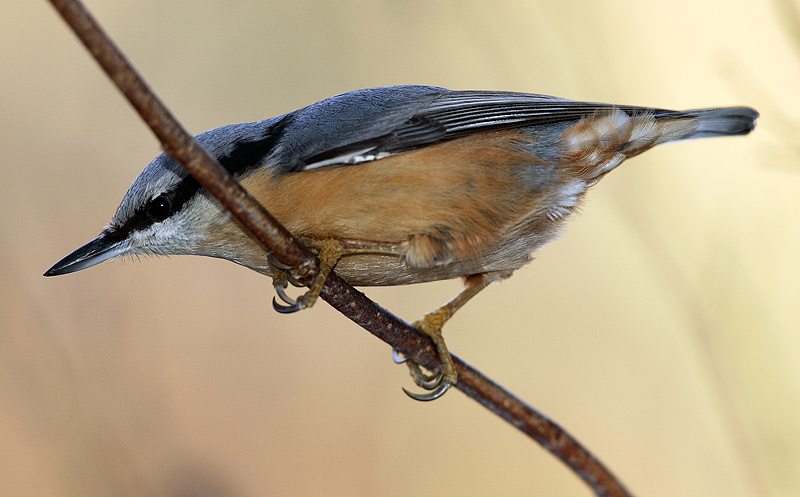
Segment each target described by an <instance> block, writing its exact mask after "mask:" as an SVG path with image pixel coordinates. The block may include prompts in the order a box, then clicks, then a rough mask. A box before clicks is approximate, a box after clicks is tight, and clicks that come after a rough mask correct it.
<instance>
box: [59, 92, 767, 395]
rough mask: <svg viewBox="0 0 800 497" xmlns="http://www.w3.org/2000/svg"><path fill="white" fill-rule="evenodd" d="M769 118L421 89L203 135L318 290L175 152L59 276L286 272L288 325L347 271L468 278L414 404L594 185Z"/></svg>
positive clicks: (395, 280) (428, 324)
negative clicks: (296, 251)
mask: <svg viewBox="0 0 800 497" xmlns="http://www.w3.org/2000/svg"><path fill="white" fill-rule="evenodd" d="M757 118H758V113H757V112H756V111H755V110H754V109H751V108H748V107H726V108H708V109H699V110H688V111H673V110H665V109H659V108H651V107H638V106H629V105H613V104H604V103H593V102H581V101H574V100H568V99H564V98H559V97H553V96H547V95H538V94H529V93H518V92H508V91H486V90H469V91H463V90H461V91H459V90H449V89H445V88H440V87H433V86H421V85H400V86H386V87H379V88H368V89H363V90H356V91H351V92H347V93H342V94H340V95H336V96H332V97H330V98H327V99H324V100H321V101H319V102H317V103H314V104H311V105H308V106H306V107H303V108H301V109H298V110H295V111H292V112H289V113H286V114H283V115H281V116H278V117H274V118H270V119H266V120H263V121H257V122H248V123H240V124H231V125H227V126H222V127H220V128H216V129H213V130H210V131H206V132H204V133H200V134H198V135H196V136H195V138H196V140H197V141H198V142H199V143H200V145H202V146H203V147H204V148H205V149H206V150H208V152H210V154H211V155H212V156H213V157H215V158H216V159H217V160H218V161H219V163H220V164H222V166H224V167H225V169H227V170H228V171H229V172H230V173H231V174H232V175H233V176H234V177H235V178H236V179H237V180H238V181H239V182H240V183H241V184H242V186H243V187H244V188H245V189H246V190H247V191H248V192H249V193H250V194H251V195H252V196H253V197H254V198H255V199H256V200H258V201H259V202H260V203H261V204H262V205H263V206H264V207H265V208H266V209H267V210H268V211H269V212H270V213H271V214H272V215H273V216H274V217H275V218H276V219H277V220H278V221H279V222H280V223H282V224H283V225H284V226H285V227H286V228H287V229H288V230H289V231H290V232H291V233H292V234H293V235H295V236H296V237H297V239H298V240H300V241H301V242H302V243H303V244H305V245H306V246H307V247H308V248H309V249H310V250H311V251H312V252H313V253H314V254H316V255H317V256H318V258H319V259H320V269H319V271H318V273H317V276H315V278H314V281H313V282H312V283H311V284H310V289H309V290H308V292H307V293H306V294H304V295H301V296H300V297H299V298H296V299H295V298H292V297H290V296H289V295H288V294H287V293H286V291H285V289H286V288H287V287H288V283H293V284H297V281H296V279H297V278H296V277H295V276H294V274H293V269H294V268H292V267H290V266H288V265H286V264H283V263H282V262H281V261H280V260H279V259H278V258H277V257H276V256H275V255H274V254H270V253H268V252H266V251H265V249H264V248H263V247H262V246H261V245H260V244H259V243H258V242H257V241H256V240H255V239H254V238H253V237H252V236H251V235H250V234H249V233H248V232H247V231H246V230H245V229H244V228H243V227H242V226H241V225H240V224H239V223H238V222H237V221H236V219H235V218H234V217H233V216H232V215H231V214H230V213H229V212H228V211H226V210H225V209H224V208H223V207H222V206H221V204H220V203H219V202H218V201H217V200H216V199H214V198H213V197H212V196H211V195H210V194H209V193H208V192H206V191H205V190H204V189H203V188H202V187H201V186H200V185H199V183H198V182H197V181H196V180H195V179H194V178H192V177H191V176H190V175H188V173H187V172H186V171H185V170H184V169H183V168H182V167H181V166H180V165H179V164H178V163H177V162H176V161H175V160H174V159H173V158H171V157H170V156H169V155H166V154H161V155H159V156H157V157H156V158H155V159H154V160H153V161H152V162H150V164H149V165H147V167H145V169H144V170H143V171H142V172H141V173H140V174H139V176H138V177H137V178H136V179H135V180H134V182H133V184H132V185H131V186H130V188H129V189H128V191H127V193H126V194H125V195H124V197H123V198H122V201H121V203H120V205H119V207H118V208H117V210H116V213H115V214H114V216H113V218H112V220H111V223H110V224H109V225H107V226H106V227H105V228H103V230H102V232H101V234H100V235H99V236H98V237H96V238H95V239H94V240H92V241H90V242H89V243H87V244H85V245H83V246H82V247H80V248H78V249H77V250H75V251H74V252H72V253H70V254H69V255H67V256H66V257H64V258H63V259H62V260H60V261H59V262H57V263H56V264H55V265H53V266H52V267H51V268H50V269H48V270H47V272H45V273H44V275H45V276H55V275H62V274H67V273H72V272H74V271H79V270H81V269H86V268H88V267H91V266H94V265H96V264H99V263H101V262H103V261H105V260H108V259H112V258H116V257H122V256H136V255H140V254H155V255H173V254H189V255H203V256H210V257H217V258H222V259H227V260H230V261H232V262H235V263H237V264H240V265H243V266H246V267H248V268H250V269H253V270H255V271H257V272H259V273H262V274H264V275H267V276H271V277H273V285H274V287H275V290H276V292H277V295H278V297H279V298H280V300H281V301H282V303H278V302H277V301H276V300H275V299H273V306H274V307H275V309H276V310H278V311H280V312H286V313H288V312H294V311H297V310H300V309H304V308H307V307H311V306H312V305H313V304H314V302H315V300H316V298H317V296H318V295H319V292H320V290H321V288H322V285H323V284H324V280H325V277H326V276H327V275H328V274H329V273H330V272H331V271H335V272H336V274H338V275H339V276H340V277H341V278H343V279H344V280H345V281H347V282H348V283H350V284H351V285H354V286H386V285H407V284H413V283H422V282H428V281H436V280H445V279H455V278H463V280H464V283H465V285H464V288H463V290H462V291H461V292H460V293H458V294H457V295H456V296H455V297H454V298H453V299H451V300H450V301H448V302H447V303H446V304H444V305H442V306H440V307H438V308H436V309H435V310H434V311H431V312H430V313H428V314H426V315H425V316H424V317H423V318H422V319H420V320H418V321H416V322H414V326H416V327H417V328H419V329H420V330H422V331H423V332H424V333H425V334H426V335H428V336H429V337H431V339H432V340H433V342H434V344H435V345H436V347H437V351H438V354H439V358H440V362H441V367H440V370H439V371H437V372H429V373H426V372H423V371H422V369H421V367H420V366H418V365H416V364H414V363H413V362H412V361H408V362H409V364H408V366H409V368H410V371H411V375H412V377H413V379H414V381H415V383H416V384H417V385H419V386H420V387H422V388H424V389H425V390H426V391H427V392H425V393H413V394H412V393H411V392H409V391H408V390H406V393H408V394H409V395H411V396H412V397H414V398H416V399H418V400H433V399H435V398H438V397H440V396H441V395H443V394H444V392H446V391H447V390H448V389H449V388H450V387H451V386H452V385H453V384H455V383H456V382H457V375H456V372H455V368H454V366H453V362H452V359H451V357H450V355H449V352H448V350H447V346H446V344H445V341H444V338H443V337H442V333H441V330H442V327H443V325H444V323H445V322H446V321H447V320H448V319H449V318H450V317H451V316H452V315H453V314H454V313H455V312H456V311H457V310H458V309H460V308H461V307H462V306H463V305H464V304H465V303H466V302H467V301H468V300H470V299H471V298H472V297H473V296H475V295H476V294H477V293H479V292H480V291H481V290H482V289H484V288H485V287H486V286H488V285H489V284H491V283H493V282H495V281H499V280H502V279H505V278H507V277H509V276H510V275H511V274H512V273H513V272H514V271H516V270H517V269H519V268H521V267H522V266H524V265H526V264H527V263H528V262H529V261H530V260H531V259H532V257H533V254H534V253H535V252H536V251H537V250H538V249H540V248H541V247H542V246H544V245H545V244H547V243H549V242H550V241H552V240H553V239H555V238H556V237H557V236H559V235H560V234H561V233H562V232H563V231H564V228H565V221H566V220H567V218H568V217H570V215H571V214H572V213H573V212H575V211H576V209H577V208H578V206H579V205H580V203H581V200H582V199H583V197H584V195H585V193H586V191H587V190H588V189H589V188H590V187H592V186H593V185H595V184H596V183H597V182H598V181H599V180H600V179H602V178H603V177H604V176H605V175H606V174H608V173H609V172H610V171H612V170H613V169H615V168H616V167H617V166H619V165H620V164H621V163H622V162H623V161H625V160H626V159H629V158H631V157H634V156H636V155H639V154H640V153H642V152H644V151H646V150H648V149H650V148H652V147H654V146H656V145H659V144H662V143H666V142H672V141H679V140H688V139H694V138H705V137H714V136H730V135H745V134H748V133H749V132H750V131H751V130H753V129H754V127H755V123H756V120H757ZM395 356H396V360H397V361H398V362H402V361H403V360H404V358H403V357H402V356H400V355H399V354H398V353H395ZM404 390H405V389H404Z"/></svg>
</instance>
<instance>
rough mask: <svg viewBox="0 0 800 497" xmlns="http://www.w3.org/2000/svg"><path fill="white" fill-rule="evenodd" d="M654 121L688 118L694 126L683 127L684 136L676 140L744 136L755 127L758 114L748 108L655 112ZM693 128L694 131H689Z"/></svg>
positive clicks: (677, 137)
mask: <svg viewBox="0 0 800 497" xmlns="http://www.w3.org/2000/svg"><path fill="white" fill-rule="evenodd" d="M654 117H655V118H656V120H661V119H668V120H669V119H670V118H673V119H678V120H680V119H681V118H690V120H689V121H690V122H691V120H694V121H695V123H694V124H695V126H689V127H685V128H684V129H686V130H687V131H688V133H687V134H685V135H684V136H676V137H674V139H677V140H691V139H694V138H709V137H712V136H733V135H746V134H747V133H749V132H751V131H752V130H753V128H755V127H756V119H758V112H756V111H755V110H754V109H751V108H749V107H726V108H721V109H699V110H688V111H684V112H674V111H664V112H656V113H655V116H654ZM691 128H694V129H691Z"/></svg>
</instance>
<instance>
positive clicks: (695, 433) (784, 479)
mask: <svg viewBox="0 0 800 497" xmlns="http://www.w3.org/2000/svg"><path fill="white" fill-rule="evenodd" d="M652 3H653V4H654V5H655V6H649V5H647V4H648V3H646V2H640V1H638V0H614V1H606V2H592V1H584V2H561V1H552V2H550V1H542V2H533V1H529V0H527V1H511V0H495V1H492V2H475V1H464V0H452V1H449V2H431V1H408V2H397V1H371V2H370V1H340V2H325V1H297V0H296V1H293V2H285V1H280V2H277V1H276V2H272V1H252V2H211V1H194V2H188V1H164V0H159V1H154V0H151V1H142V0H135V1H134V0H126V1H120V0H117V1H108V0H93V1H91V2H89V4H88V5H89V7H90V8H91V9H92V10H93V12H94V13H95V14H96V16H97V17H98V18H99V19H100V20H101V22H102V23H103V24H104V26H105V27H106V29H107V30H108V31H109V32H110V33H111V34H112V35H113V37H114V38H115V39H116V40H117V41H118V43H119V44H120V45H121V46H122V47H123V49H124V50H126V51H127V53H128V55H129V56H130V58H131V59H132V60H133V61H134V63H135V64H136V65H137V66H138V67H139V69H140V70H141V71H142V72H143V73H144V74H145V75H146V78H147V79H148V80H149V82H150V83H151V84H152V85H153V86H154V88H155V89H156V90H157V91H158V93H159V94H160V95H161V96H162V97H163V98H164V99H165V100H166V102H168V105H169V106H170V107H171V108H172V109H173V110H174V111H175V112H176V113H177V115H178V116H179V117H180V119H182V121H183V122H184V124H185V125H186V126H187V127H188V128H189V129H190V130H192V131H194V132H199V131H203V130H206V129H209V128H213V127H216V126H219V125H223V124H228V123H232V122H241V121H249V120H258V119H263V118H266V117H271V116H274V115H277V114H280V113H283V112H286V111H289V110H292V109H294V108H297V107H300V106H303V105H306V104H308V103H311V102H314V101H316V100H319V99H321V98H324V97H326V96H329V95H332V94H335V93H339V92H343V91H347V90H351V89H356V88H363V87H369V86H378V85H387V84H399V83H424V84H434V85H441V86H446V87H451V88H459V89H505V90H515V91H527V92H538V93H547V94H555V95H559V96H564V97H569V98H574V99H587V100H595V101H607V102H616V103H628V104H638V105H652V106H660V107H667V108H678V109H680V108H692V107H703V106H715V105H736V104H746V105H751V106H753V107H755V108H757V109H758V110H759V111H760V112H761V113H762V117H761V120H760V121H759V127H758V129H757V130H756V132H755V133H754V134H753V135H751V136H749V137H747V138H730V139H718V140H702V141H694V142H687V143H682V144H675V145H671V146H666V147H661V148H659V149H657V150H654V151H651V152H649V153H647V154H646V155H644V156H642V157H640V158H637V159H635V160H633V161H630V162H629V163H626V165H625V166H624V167H622V168H620V169H619V170H618V171H615V172H614V173H613V174H611V175H610V176H609V177H607V178H606V179H604V180H603V182H601V183H600V184H599V185H598V186H597V187H595V188H594V189H593V191H592V192H591V194H590V195H589V198H588V202H587V203H586V205H585V206H584V209H583V213H582V215H580V216H578V217H576V218H575V219H574V220H573V222H572V224H571V228H570V230H569V231H568V233H567V234H566V236H564V237H563V238H562V239H561V240H559V241H557V242H556V243H553V244H552V245H550V246H549V247H547V248H546V249H545V250H543V251H541V253H540V254H539V256H538V258H537V260H536V261H535V262H534V263H533V264H531V265H530V266H529V267H527V268H525V269H524V270H522V271H520V272H519V273H518V274H517V275H515V277H513V278H512V279H511V280H509V281H507V282H505V283H503V284H502V285H499V286H495V287H492V288H490V289H489V290H487V291H486V292H485V293H484V294H482V295H481V296H480V297H479V298H477V299H476V300H475V301H474V302H473V303H471V304H470V305H469V306H467V307H466V308H465V310H464V311H462V312H461V313H460V314H459V315H458V316H456V318H455V319H454V320H453V321H452V323H450V324H449V326H447V328H446V333H445V334H446V336H447V338H448V343H449V344H450V346H451V348H452V349H453V350H454V351H456V352H457V353H458V354H459V355H460V356H461V357H463V358H465V359H466V360H467V361H469V362H471V363H472V364H474V365H475V366H477V367H478V368H479V369H481V370H483V371H484V372H485V373H486V374H488V375H489V376H491V377H493V378H495V379H496V380H497V381H499V382H500V383H501V384H503V385H504V386H506V387H508V388H510V389H511V390H512V391H514V392H516V393H517V394H519V395H520V396H521V397H522V398H524V399H527V400H528V401H529V402H530V403H531V404H532V405H534V406H536V407H538V408H539V409H541V410H543V411H544V412H545V413H546V414H548V415H549V416H551V417H552V418H553V419H555V420H556V421H558V422H559V423H560V424H562V425H563V426H565V427H566V428H567V429H568V430H569V431H570V432H571V433H573V434H574V435H575V436H576V437H577V438H578V439H580V440H581V441H583V442H584V443H585V444H586V445H587V446H588V447H589V448H590V449H591V450H592V451H593V452H594V453H595V454H597V455H598V456H599V457H600V458H601V459H602V460H603V461H604V462H605V463H606V464H607V465H609V466H610V468H611V469H612V470H613V471H614V472H615V473H616V474H617V475H619V476H620V478H621V479H622V480H623V481H624V482H625V483H626V484H627V485H628V486H629V488H630V489H631V490H632V491H634V492H635V493H637V494H638V495H641V496H645V495H646V496H675V495H725V496H727V497H737V496H784V495H785V496H796V495H800V416H798V410H799V409H800V333H798V332H799V331H800V310H798V297H800V257H798V254H800V198H799V197H798V192H799V191H800V174H799V173H800V168H798V158H800V140H799V139H798V129H800V121H798V117H797V116H798V112H797V111H798V109H799V108H800V106H799V105H798V99H799V98H800V96H799V95H800V92H798V91H797V90H798V88H800V44H799V43H798V39H799V37H800V31H797V26H796V25H793V24H792V22H796V21H797V19H796V18H795V17H793V16H794V15H796V13H793V11H792V10H791V9H790V8H789V7H787V5H791V4H784V3H781V2H780V1H779V0H776V1H775V2H769V1H762V2H754V1H752V0H734V1H731V0H712V1H707V2H697V1H695V0H675V1H672V2H662V3H658V4H656V3H655V2H652ZM794 8H795V9H796V8H797V4H795V7H794ZM793 30H795V31H793ZM0 43H1V44H2V51H0V57H1V58H2V59H0V62H1V63H2V71H0V88H2V93H0V147H2V148H1V150H2V155H3V160H2V172H3V180H2V181H1V182H0V281H2V285H0V460H2V461H3V464H1V465H0V495H4V496H32V495H36V496H42V497H47V496H95V495H97V496H101V495H102V496H110V495H113V496H123V497H125V496H140V495H143V496H154V497H160V496H165V497H178V496H198V495H204V496H221V497H227V496H235V497H253V496H263V495H298V496H299V495H326V496H373V495H386V496H393V495H416V496H440V495H456V494H459V495H510V496H515V495H589V494H590V492H589V491H588V489H587V487H585V486H584V484H583V483H582V482H581V481H579V480H578V479H577V478H576V477H574V476H573V475H572V474H571V473H570V472H569V471H568V470H567V469H566V468H565V467H564V466H563V465H562V464H561V463H560V462H558V461H557V460H555V459H554V458H553V457H552V456H551V455H550V454H549V453H547V452H546V451H544V450H543V449H541V448H540V447H539V446H537V445H536V444H534V443H533V442H531V441H529V440H528V439H526V438H524V437H523V436H521V434H519V433H518V432H516V431H515V430H514V429H513V428H512V427H510V426H508V425H506V424H505V423H503V422H501V421H500V420H499V419H498V418H496V417H495V416H493V415H492V414H490V413H489V412H487V411H485V410H484V409H482V408H481V407H479V406H478V405H477V404H475V403H474V402H472V401H470V400H468V399H467V398H466V397H464V396H463V395H462V394H461V393H459V392H455V391H454V392H452V393H449V394H448V395H446V396H445V397H444V398H443V399H442V400H439V401H437V402H434V403H430V404H420V403H416V402H413V401H411V400H409V399H408V398H406V397H405V396H404V395H403V394H402V392H401V391H400V387H401V386H410V380H409V378H408V375H407V372H406V370H405V368H404V367H402V366H396V365H394V364H393V363H392V361H391V355H390V350H389V348H388V347H387V346H385V345H384V344H382V343H380V342H378V341H377V340H376V339H374V338H372V337H371V336H370V335H368V334H367V333H366V332H364V331H362V330H361V329H359V328H357V327H356V326H355V325H353V324H351V323H350V322H349V321H348V320H347V319H345V318H344V317H342V316H340V315H338V314H337V313H335V312H334V311H332V310H331V309H330V308H329V307H328V306H327V305H325V304H321V305H318V306H317V307H315V308H314V309H312V310H310V311H307V312H303V313H300V314H297V315H292V316H288V317H287V316H281V315H278V314H276V313H275V312H273V311H272V309H271V306H270V300H271V298H272V290H271V286H270V282H269V281H268V280H267V279H265V278H263V277H260V276H258V275H257V274H255V273H253V272H250V271H248V270H246V269H243V268H240V267H238V266H235V265H233V264H230V263H228V262H224V261H216V260H211V259H204V258H190V257H173V258H169V259H166V258H160V259H156V258H149V259H145V260H142V261H139V262H137V261H128V262H125V263H106V264H103V265H101V266H99V267H97V268H93V269H91V270H88V271H85V272H81V273H77V274H75V275H70V276H65V277H58V278H52V279H45V278H43V277H42V276H41V274H42V272H44V270H45V269H47V268H48V267H49V266H50V265H51V264H52V263H54V262H56V260H58V259H59V258H61V257H62V256H64V255H66V254H67V253H68V252H69V251H71V250H72V249H75V248H77V247H78V246H79V245H81V244H82V243H84V242H86V241H88V240H89V239H90V238H92V237H93V236H94V235H95V234H97V233H98V232H99V230H100V229H101V227H102V226H103V225H104V224H105V223H107V222H108V221H109V220H110V218H111V215H112V214H113V212H114V209H115V208H116V206H117V203H118V201H119V200H120V199H121V198H122V195H123V194H124V193H125V190H126V189H127V187H128V185H129V184H130V183H131V181H132V180H133V179H134V177H135V176H136V175H137V174H138V172H139V171H140V170H141V169H142V168H143V167H144V166H145V165H146V164H147V162H149V160H150V159H151V158H152V157H153V156H154V155H156V154H157V153H158V149H157V145H156V142H155V140H154V139H153V138H152V136H151V135H150V134H149V132H148V131H147V130H146V129H145V127H144V125H143V124H142V123H141V122H140V121H139V119H138V118H137V117H136V116H135V114H134V113H133V111H132V110H131V109H130V108H129V107H128V105H127V103H126V102H124V101H123V99H122V98H121V97H120V95H119V94H118V93H117V91H116V90H115V89H114V88H113V87H112V86H111V84H110V83H109V82H108V81H107V80H106V78H105V77H104V76H103V75H102V74H101V73H100V71H99V70H98V68H97V67H96V66H95V64H94V62H92V61H91V60H90V59H89V57H88V55H87V54H86V53H85V51H84V49H83V48H82V47H81V46H80V45H79V44H78V42H77V41H76V39H75V38H74V37H73V35H72V34H71V33H70V32H68V31H67V29H66V27H65V26H64V25H63V23H62V22H61V20H60V19H59V18H58V17H57V16H56V14H55V12H54V11H53V10H52V8H51V7H50V6H49V5H48V4H47V3H46V2H45V1H44V0H37V1H28V2H13V4H12V2H10V1H6V2H4V4H3V15H2V16H0ZM458 288H459V283H458V282H444V283H435V284H427V285H421V286H413V287H402V288H392V289H367V293H368V294H369V295H370V296H372V297H374V298H375V299H377V300H378V301H379V302H381V303H382V304H384V305H385V306H387V307H388V308H389V309H391V310H393V311H394V312H396V313H397V314H399V315H401V316H403V317H405V318H408V319H413V318H416V317H418V316H420V315H421V314H422V313H423V312H425V311H427V310H430V309H431V308H432V307H434V306H435V305H438V304H439V303H441V302H442V301H444V300H445V299H447V298H449V297H450V296H451V295H452V294H453V293H454V292H456V291H457V290H458Z"/></svg>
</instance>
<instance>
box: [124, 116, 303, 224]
mask: <svg viewBox="0 0 800 497" xmlns="http://www.w3.org/2000/svg"><path fill="white" fill-rule="evenodd" d="M293 120H294V118H293V117H292V115H291V114H287V115H285V116H283V117H282V118H280V119H278V120H276V121H275V122H274V123H273V125H272V126H270V127H269V129H268V131H267V132H266V134H265V135H264V136H263V137H262V138H260V139H258V140H253V141H242V142H239V143H237V144H236V145H235V146H234V147H233V149H232V150H231V151H230V153H228V154H227V155H224V156H222V157H219V158H218V159H217V160H219V162H220V164H222V166H223V167H224V168H225V169H227V170H228V172H230V173H231V174H233V175H234V176H237V177H239V176H241V175H242V174H244V173H245V172H247V171H249V170H250V169H252V168H254V167H256V166H257V165H258V164H260V163H261V161H262V160H263V159H264V158H265V157H266V156H267V155H268V154H269V153H270V152H271V151H272V149H273V148H275V145H276V144H277V143H278V141H279V140H280V139H281V137H282V136H283V134H284V132H285V131H286V128H287V127H288V126H289V124H291V122H292V121H293ZM201 188H202V187H201V186H200V183H198V182H197V180H195V179H194V178H192V177H191V176H186V177H185V178H183V179H182V180H181V181H180V182H178V184H177V185H175V186H174V187H173V188H172V189H171V190H170V191H168V192H164V193H162V194H161V195H159V196H157V197H155V198H153V199H150V200H149V201H148V202H146V203H145V204H144V205H142V206H141V207H139V208H138V209H136V211H135V212H134V213H133V215H132V216H131V217H130V218H128V219H127V220H126V221H125V222H124V223H123V224H122V225H121V226H118V227H114V228H112V231H113V233H114V236H115V237H119V238H120V239H124V238H125V237H127V236H128V234H130V233H131V232H132V231H139V230H143V229H146V228H147V227H149V226H151V225H152V224H153V223H155V222H159V221H163V220H164V219H165V218H166V217H169V216H171V215H173V214H175V213H177V212H180V211H181V209H183V207H184V206H185V205H186V203H187V202H189V200H190V199H191V198H192V197H194V196H195V195H196V194H197V192H198V191H199V190H200V189H201ZM159 197H163V198H165V199H166V200H168V202H169V204H170V209H169V213H168V214H167V215H166V216H165V217H164V218H162V219H157V218H158V217H160V216H152V215H151V213H150V212H149V207H150V206H151V203H152V202H153V201H154V200H156V199H157V198H159Z"/></svg>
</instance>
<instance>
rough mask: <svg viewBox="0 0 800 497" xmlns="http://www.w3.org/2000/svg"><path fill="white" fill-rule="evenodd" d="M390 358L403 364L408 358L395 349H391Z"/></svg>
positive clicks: (396, 362)
mask: <svg viewBox="0 0 800 497" xmlns="http://www.w3.org/2000/svg"><path fill="white" fill-rule="evenodd" d="M392 360H393V361H394V363H395V364H403V363H404V362H406V361H407V360H408V358H407V357H405V356H404V355H403V354H401V353H400V352H398V351H397V349H392Z"/></svg>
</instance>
